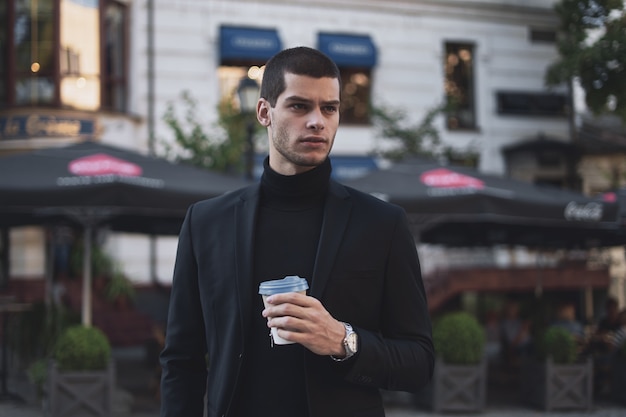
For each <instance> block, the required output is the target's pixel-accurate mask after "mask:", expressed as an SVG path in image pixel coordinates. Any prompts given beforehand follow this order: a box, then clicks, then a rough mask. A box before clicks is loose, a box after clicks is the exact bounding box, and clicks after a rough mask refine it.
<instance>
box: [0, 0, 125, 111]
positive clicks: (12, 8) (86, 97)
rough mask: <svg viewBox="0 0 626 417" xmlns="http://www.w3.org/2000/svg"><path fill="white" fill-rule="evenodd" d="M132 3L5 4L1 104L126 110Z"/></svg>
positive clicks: (64, 0) (0, 15) (15, 0)
mask: <svg viewBox="0 0 626 417" xmlns="http://www.w3.org/2000/svg"><path fill="white" fill-rule="evenodd" d="M126 15H127V9H126V6H125V5H124V4H123V3H118V2H117V1H114V0H9V1H5V2H3V3H2V5H1V6H0V23H1V25H0V27H2V28H6V30H2V32H0V64H1V65H0V67H1V69H0V105H2V106H3V107H7V106H52V107H65V108H72V109H79V110H98V109H100V108H107V109H111V110H116V111H125V110H126V91H127V79H126V45H127V29H126V25H127V22H126Z"/></svg>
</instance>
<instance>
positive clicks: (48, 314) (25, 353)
mask: <svg viewBox="0 0 626 417" xmlns="http://www.w3.org/2000/svg"><path fill="white" fill-rule="evenodd" d="M79 321H80V317H79V315H78V314H77V313H74V312H72V311H70V310H69V309H67V308H65V307H63V306H55V305H51V306H46V304H45V303H44V302H43V301H42V302H38V303H35V304H33V305H32V307H31V308H30V309H29V310H27V311H25V312H23V313H22V314H20V315H19V318H18V320H17V322H16V324H17V326H16V327H15V329H13V330H12V331H11V332H9V336H10V339H9V343H10V346H11V347H12V349H13V350H14V351H16V352H19V359H20V360H21V361H23V362H24V364H30V363H32V362H33V361H35V360H36V359H39V358H48V357H49V356H50V355H51V354H52V351H53V349H54V345H55V343H56V340H57V338H58V336H59V335H60V334H61V333H62V332H63V331H64V330H65V329H66V328H68V327H69V326H71V325H74V324H77V323H79Z"/></svg>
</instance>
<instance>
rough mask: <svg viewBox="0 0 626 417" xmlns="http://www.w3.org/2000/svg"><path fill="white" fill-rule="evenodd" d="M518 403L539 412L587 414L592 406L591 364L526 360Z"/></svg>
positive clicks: (522, 370)
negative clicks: (580, 411) (562, 363)
mask: <svg viewBox="0 0 626 417" xmlns="http://www.w3.org/2000/svg"><path fill="white" fill-rule="evenodd" d="M521 389H522V392H521V396H522V401H524V402H526V403H528V404H530V405H532V406H535V407H538V408H541V409H543V410H548V411H549V410H555V409H561V410H566V409H579V410H581V409H582V410H589V409H591V407H592V405H593V361H592V359H591V358H589V359H588V360H587V361H586V362H584V363H575V364H568V365H561V364H555V363H554V362H553V361H552V359H547V360H546V361H544V362H540V361H535V360H528V361H526V362H524V363H523V365H522V368H521Z"/></svg>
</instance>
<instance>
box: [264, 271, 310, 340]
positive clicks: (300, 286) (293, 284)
mask: <svg viewBox="0 0 626 417" xmlns="http://www.w3.org/2000/svg"><path fill="white" fill-rule="evenodd" d="M307 289H309V283H308V282H307V281H306V279H304V278H300V277H299V276H297V275H288V276H286V277H285V278H283V279H273V280H270V281H264V282H262V283H260V284H259V294H261V297H263V304H264V305H265V307H267V302H266V300H267V297H269V296H270V295H273V294H280V293H285V292H299V293H300V294H306V290H307ZM271 337H272V343H273V344H275V345H288V344H291V343H294V342H290V341H289V340H285V339H283V338H282V337H280V336H278V333H277V332H276V328H275V327H272V328H271Z"/></svg>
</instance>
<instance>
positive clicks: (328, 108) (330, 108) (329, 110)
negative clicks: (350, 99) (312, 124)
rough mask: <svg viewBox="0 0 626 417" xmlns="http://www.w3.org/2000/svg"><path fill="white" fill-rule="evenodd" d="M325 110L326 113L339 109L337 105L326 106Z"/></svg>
mask: <svg viewBox="0 0 626 417" xmlns="http://www.w3.org/2000/svg"><path fill="white" fill-rule="evenodd" d="M325 110H326V111H327V112H328V113H336V112H337V111H339V108H338V107H337V106H326V107H325Z"/></svg>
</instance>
